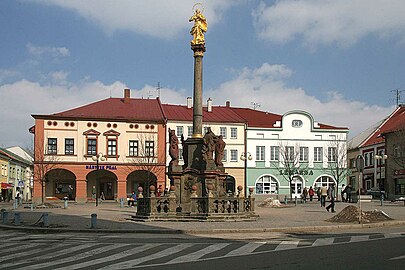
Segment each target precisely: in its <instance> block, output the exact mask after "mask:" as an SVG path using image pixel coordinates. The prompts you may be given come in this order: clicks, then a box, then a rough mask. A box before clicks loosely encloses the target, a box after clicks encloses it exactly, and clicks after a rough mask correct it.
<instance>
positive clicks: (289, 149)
mask: <svg viewBox="0 0 405 270" xmlns="http://www.w3.org/2000/svg"><path fill="white" fill-rule="evenodd" d="M285 159H286V160H287V161H293V160H294V146H286V147H285Z"/></svg>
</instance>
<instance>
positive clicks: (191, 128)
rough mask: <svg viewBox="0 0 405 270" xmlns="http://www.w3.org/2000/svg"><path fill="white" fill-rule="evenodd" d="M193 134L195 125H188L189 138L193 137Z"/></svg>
mask: <svg viewBox="0 0 405 270" xmlns="http://www.w3.org/2000/svg"><path fill="white" fill-rule="evenodd" d="M192 135H193V126H188V127H187V136H188V138H191V136H192Z"/></svg>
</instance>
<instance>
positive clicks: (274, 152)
mask: <svg viewBox="0 0 405 270" xmlns="http://www.w3.org/2000/svg"><path fill="white" fill-rule="evenodd" d="M279 157H280V149H279V147H278V146H270V161H278V160H279Z"/></svg>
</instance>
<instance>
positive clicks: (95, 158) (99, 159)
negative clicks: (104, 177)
mask: <svg viewBox="0 0 405 270" xmlns="http://www.w3.org/2000/svg"><path fill="white" fill-rule="evenodd" d="M91 159H92V160H94V161H95V162H96V163H97V172H96V206H98V177H99V165H98V163H99V162H100V161H105V157H104V156H103V153H101V152H100V153H98V155H97V156H92V157H91Z"/></svg>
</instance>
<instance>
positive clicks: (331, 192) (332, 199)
mask: <svg viewBox="0 0 405 270" xmlns="http://www.w3.org/2000/svg"><path fill="white" fill-rule="evenodd" d="M328 197H329V199H330V204H329V205H328V206H327V207H326V211H328V212H329V209H331V210H332V211H331V212H332V213H335V185H334V184H332V185H330V186H329V189H328Z"/></svg>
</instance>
